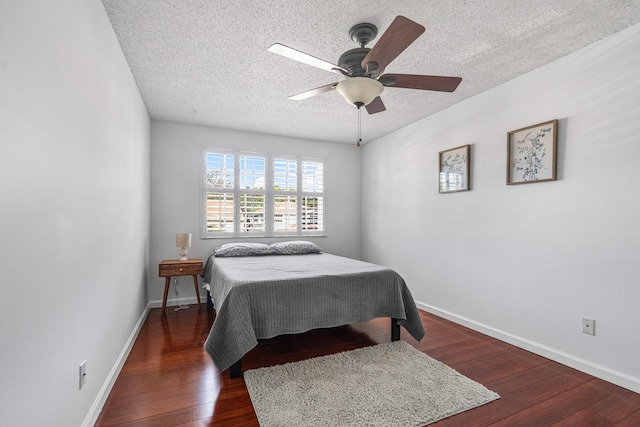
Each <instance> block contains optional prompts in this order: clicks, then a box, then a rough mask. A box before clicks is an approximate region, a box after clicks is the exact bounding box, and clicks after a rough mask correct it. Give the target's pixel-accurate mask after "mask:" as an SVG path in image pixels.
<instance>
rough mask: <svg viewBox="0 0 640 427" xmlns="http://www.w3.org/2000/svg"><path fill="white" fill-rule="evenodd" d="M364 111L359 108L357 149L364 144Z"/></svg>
mask: <svg viewBox="0 0 640 427" xmlns="http://www.w3.org/2000/svg"><path fill="white" fill-rule="evenodd" d="M361 115H362V110H361V109H360V107H358V141H356V147H360V143H361V142H362V117H361Z"/></svg>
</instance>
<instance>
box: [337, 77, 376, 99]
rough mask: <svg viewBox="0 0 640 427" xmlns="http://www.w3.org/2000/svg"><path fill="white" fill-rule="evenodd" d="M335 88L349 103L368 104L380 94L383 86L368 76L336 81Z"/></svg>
mask: <svg viewBox="0 0 640 427" xmlns="http://www.w3.org/2000/svg"><path fill="white" fill-rule="evenodd" d="M336 90H337V91H338V93H339V94H340V95H342V97H343V98H344V99H345V101H347V102H348V103H349V104H352V105H356V104H358V103H360V104H362V105H368V104H370V103H371V101H373V100H374V99H376V98H377V97H378V96H380V95H381V94H382V91H383V90H384V86H382V83H380V82H379V81H377V80H375V79H372V78H369V77H352V78H350V79H346V80H343V81H341V82H340V83H338V86H336Z"/></svg>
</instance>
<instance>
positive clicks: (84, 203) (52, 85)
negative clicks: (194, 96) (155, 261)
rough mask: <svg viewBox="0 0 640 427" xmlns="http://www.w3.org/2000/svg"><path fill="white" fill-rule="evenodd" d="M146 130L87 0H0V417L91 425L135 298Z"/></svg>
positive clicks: (143, 264)
mask: <svg viewBox="0 0 640 427" xmlns="http://www.w3.org/2000/svg"><path fill="white" fill-rule="evenodd" d="M149 127H150V124H149V117H148V114H147V112H146V109H145V107H144V104H143V102H142V100H141V98H140V95H139V92H138V90H137V87H136V85H135V82H134V80H133V78H132V76H131V72H130V70H129V67H128V66H127V63H126V61H125V59H124V56H123V54H122V51H121V49H120V46H119V44H118V41H117V40H116V37H115V34H114V32H113V29H112V27H111V25H110V23H109V19H108V17H107V14H106V12H105V11H104V8H103V5H102V3H101V2H100V1H99V0H92V1H86V0H61V1H49V0H39V1H23V2H20V1H2V2H0V144H1V147H2V154H1V155H0V194H1V200H2V202H1V208H0V216H1V217H0V241H2V246H1V249H0V260H1V261H0V265H1V266H2V273H3V275H2V280H1V281H0V289H1V291H2V296H1V297H0V425H2V426H64V427H67V426H79V425H82V424H83V423H84V424H85V425H86V424H88V423H90V422H91V420H89V419H88V418H90V415H91V413H92V411H93V410H94V409H95V408H96V405H97V404H98V399H99V398H100V393H101V390H103V387H105V385H106V383H107V382H108V378H109V374H110V372H111V371H112V369H114V367H115V365H116V364H117V362H118V358H119V356H120V353H121V352H122V350H123V348H125V346H126V343H127V340H128V339H129V338H130V335H131V333H132V331H133V330H134V328H135V326H136V322H138V321H139V320H140V318H141V316H142V315H143V313H144V312H145V307H146V304H147V299H146V295H145V283H146V280H147V277H146V276H147V264H148V250H149V249H148V242H149V139H150V135H149ZM83 360H86V362H87V374H88V375H87V379H86V385H85V386H84V388H83V389H82V390H79V387H78V377H79V375H78V367H79V364H80V363H81V362H82V361H83Z"/></svg>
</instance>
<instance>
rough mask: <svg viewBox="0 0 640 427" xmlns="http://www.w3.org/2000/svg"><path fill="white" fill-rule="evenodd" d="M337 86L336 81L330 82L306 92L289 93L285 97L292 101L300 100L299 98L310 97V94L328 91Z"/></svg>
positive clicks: (314, 94)
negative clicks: (288, 95) (289, 94)
mask: <svg viewBox="0 0 640 427" xmlns="http://www.w3.org/2000/svg"><path fill="white" fill-rule="evenodd" d="M336 86H338V83H330V84H328V85H324V86H320V87H317V88H315V89H311V90H308V91H306V92H302V93H299V94H297V95H291V96H290V97H288V98H287V99H292V100H294V101H300V100H301V99H307V98H311V97H312V96H316V95H320V94H321V93H325V92H329V91H330V90H333V89H335V88H336Z"/></svg>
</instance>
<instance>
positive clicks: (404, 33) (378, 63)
mask: <svg viewBox="0 0 640 427" xmlns="http://www.w3.org/2000/svg"><path fill="white" fill-rule="evenodd" d="M422 33H424V27H423V26H422V25H420V24H418V23H416V22H413V21H412V20H410V19H408V18H405V17H404V16H400V15H398V16H396V19H394V20H393V22H392V23H391V25H389V28H387V31H385V32H384V34H383V35H382V37H380V40H378V42H377V43H376V44H375V46H373V48H371V50H370V51H369V53H368V54H367V56H365V57H364V59H363V60H362V64H360V65H361V66H362V68H364V69H365V70H367V73H371V72H373V73H376V74H377V75H380V74H382V72H383V71H384V69H385V68H386V67H387V65H389V63H391V61H393V60H394V59H396V57H397V56H398V55H400V54H401V53H402V51H404V50H405V49H406V48H407V47H409V45H410V44H411V43H413V42H414V41H415V40H416V39H417V38H418V37H420V35H421V34H422Z"/></svg>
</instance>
